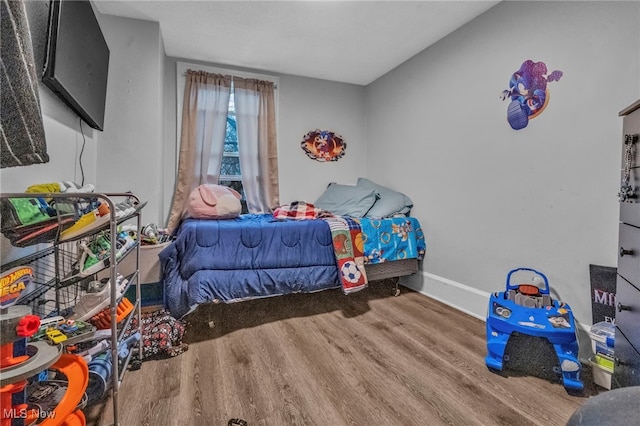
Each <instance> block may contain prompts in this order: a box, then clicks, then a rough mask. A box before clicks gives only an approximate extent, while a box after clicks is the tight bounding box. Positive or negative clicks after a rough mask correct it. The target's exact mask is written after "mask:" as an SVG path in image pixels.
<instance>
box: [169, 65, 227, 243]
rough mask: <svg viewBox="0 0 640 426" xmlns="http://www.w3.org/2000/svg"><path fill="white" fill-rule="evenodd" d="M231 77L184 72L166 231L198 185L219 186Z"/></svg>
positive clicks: (184, 210)
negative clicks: (177, 156)
mask: <svg viewBox="0 0 640 426" xmlns="http://www.w3.org/2000/svg"><path fill="white" fill-rule="evenodd" d="M230 93H231V76H224V75H221V74H211V73H207V72H204V71H192V70H189V71H187V75H186V82H185V87H184V101H183V107H182V132H181V137H180V159H179V163H178V175H177V177H176V189H175V192H174V195H173V204H172V206H171V212H170V213H169V220H168V223H167V229H168V230H169V232H173V231H174V230H175V228H176V227H177V226H178V224H179V223H180V220H181V219H182V217H183V215H184V213H185V212H186V206H187V201H188V199H189V194H190V193H191V191H192V190H193V189H195V188H196V187H197V186H198V185H201V184H205V183H209V184H211V183H213V184H217V183H218V176H219V174H220V164H221V162H222V153H223V150H224V137H225V132H226V128H227V111H228V109H229V96H230Z"/></svg>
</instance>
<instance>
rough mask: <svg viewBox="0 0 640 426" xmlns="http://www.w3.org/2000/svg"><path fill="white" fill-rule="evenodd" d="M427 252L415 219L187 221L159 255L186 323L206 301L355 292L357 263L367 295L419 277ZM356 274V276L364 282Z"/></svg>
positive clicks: (167, 292)
mask: <svg viewBox="0 0 640 426" xmlns="http://www.w3.org/2000/svg"><path fill="white" fill-rule="evenodd" d="M345 224H346V227H347V228H343V227H341V226H342V225H345ZM338 225H340V226H338ZM425 250H426V242H425V238H424V234H423V232H422V228H421V226H420V223H419V222H418V220H417V219H416V218H413V217H393V218H385V219H377V218H366V217H363V218H357V219H354V218H351V217H327V218H313V219H308V220H295V219H279V218H276V217H275V216H274V215H273V214H246V215H240V216H239V217H237V218H233V219H223V220H205V219H186V220H184V221H183V222H182V223H181V225H180V227H179V229H178V230H177V232H176V238H175V240H174V241H173V242H172V243H171V244H170V245H169V246H167V247H166V248H165V249H164V250H162V252H160V254H159V259H160V264H161V268H162V283H163V290H164V305H165V308H166V309H167V310H168V311H169V312H170V313H171V314H172V315H173V316H174V317H176V318H180V317H183V316H184V315H186V314H187V313H189V312H191V311H192V310H193V309H195V307H197V306H198V305H199V304H202V303H210V302H214V303H233V302H239V301H243V300H249V299H256V298H261V297H271V296H278V295H285V294H290V293H313V292H316V291H322V290H327V289H333V288H339V287H340V286H342V288H343V290H344V291H345V293H348V292H349V291H351V289H350V288H349V287H348V284H349V282H347V281H345V276H348V275H345V274H344V273H343V272H344V271H347V274H348V271H349V270H351V269H350V268H351V267H353V261H354V260H355V261H356V262H355V263H357V264H359V265H364V274H363V275H364V285H359V286H358V287H354V288H355V289H356V290H360V289H362V288H365V287H366V285H367V283H368V282H370V281H375V280H381V279H386V278H391V277H399V276H403V275H408V274H412V273H415V272H417V269H418V261H419V260H420V259H421V258H422V257H423V256H424V253H425ZM355 274H356V275H355V276H353V277H352V278H357V279H359V280H360V281H359V283H361V282H362V277H361V276H360V275H359V273H358V272H355ZM345 284H347V287H345Z"/></svg>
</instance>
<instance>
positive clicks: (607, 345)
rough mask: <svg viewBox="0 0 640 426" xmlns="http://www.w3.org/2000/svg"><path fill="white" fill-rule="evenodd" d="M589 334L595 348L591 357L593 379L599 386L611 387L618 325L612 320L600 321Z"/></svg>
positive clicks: (592, 327)
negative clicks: (611, 321)
mask: <svg viewBox="0 0 640 426" xmlns="http://www.w3.org/2000/svg"><path fill="white" fill-rule="evenodd" d="M589 335H590V337H591V349H592V350H593V357H592V358H590V359H589V362H590V364H591V367H592V368H591V369H592V371H593V381H594V383H595V384H596V385H598V386H602V387H603V388H605V389H611V376H612V374H613V368H614V362H613V360H614V343H615V338H616V326H615V325H614V324H612V323H610V322H604V321H603V322H599V323H596V324H593V325H592V326H591V329H590V330H589Z"/></svg>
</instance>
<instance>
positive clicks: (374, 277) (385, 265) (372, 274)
mask: <svg viewBox="0 0 640 426" xmlns="http://www.w3.org/2000/svg"><path fill="white" fill-rule="evenodd" d="M364 268H365V270H366V271H367V279H368V280H369V281H379V280H386V279H389V278H393V280H394V285H395V289H394V292H393V294H394V295H395V296H398V295H399V294H400V288H399V287H398V285H399V283H400V277H403V276H406V275H412V274H415V273H416V272H418V259H403V260H395V261H393V262H382V263H372V264H368V265H365V267H364Z"/></svg>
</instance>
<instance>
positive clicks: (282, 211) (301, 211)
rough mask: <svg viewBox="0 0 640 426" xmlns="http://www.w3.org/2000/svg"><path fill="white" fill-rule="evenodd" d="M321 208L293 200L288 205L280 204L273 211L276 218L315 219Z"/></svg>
mask: <svg viewBox="0 0 640 426" xmlns="http://www.w3.org/2000/svg"><path fill="white" fill-rule="evenodd" d="M320 212H321V210H320V209H319V208H317V207H315V206H314V205H313V204H311V203H307V202H305V201H294V202H293V203H291V204H289V205H284V206H280V207H278V208H277V209H275V211H274V212H273V217H274V218H276V219H317V218H318V215H319V214H320Z"/></svg>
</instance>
